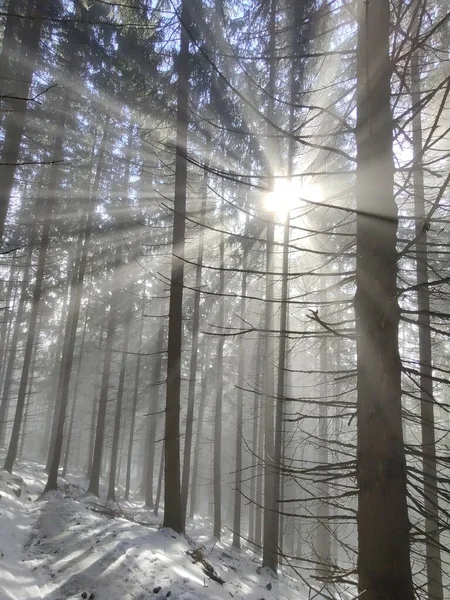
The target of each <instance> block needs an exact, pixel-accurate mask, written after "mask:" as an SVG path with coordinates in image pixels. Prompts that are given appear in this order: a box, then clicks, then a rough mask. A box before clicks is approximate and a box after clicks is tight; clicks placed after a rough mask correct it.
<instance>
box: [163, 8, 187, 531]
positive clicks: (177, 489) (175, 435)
mask: <svg viewBox="0 0 450 600" xmlns="http://www.w3.org/2000/svg"><path fill="white" fill-rule="evenodd" d="M188 17H189V10H188V0H183V3H182V9H181V40H180V51H179V53H178V57H177V74H178V89H177V95H178V99H177V141H176V158H175V201H174V214H173V241H172V273H171V278H170V305H169V335H168V348H167V351H168V354H167V388H166V420H165V429H164V440H165V443H164V452H165V465H164V527H171V528H172V529H173V530H174V531H176V532H177V533H183V530H184V529H183V509H182V502H181V484H180V383H181V358H182V335H183V281H184V261H183V259H184V243H185V239H184V238H185V214H186V183H187V161H186V153H187V135H188V94H189V33H188V30H187V27H188V26H189V21H188Z"/></svg>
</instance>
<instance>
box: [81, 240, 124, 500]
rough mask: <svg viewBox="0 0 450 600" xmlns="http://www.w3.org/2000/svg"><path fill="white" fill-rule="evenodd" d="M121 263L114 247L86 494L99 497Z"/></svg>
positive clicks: (118, 246)
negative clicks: (93, 439) (92, 446)
mask: <svg viewBox="0 0 450 600" xmlns="http://www.w3.org/2000/svg"><path fill="white" fill-rule="evenodd" d="M121 262H122V247H121V245H120V244H117V245H116V251H115V254H114V266H113V278H112V282H111V300H110V306H109V315H108V324H107V328H106V342H105V350H104V352H105V355H104V359H103V371H102V383H101V388H100V398H99V403H98V413H97V427H96V430H95V441H94V450H93V457H92V467H91V477H90V481H89V487H88V489H87V493H88V494H94V496H98V495H99V488H100V471H101V466H102V453H103V443H104V438H105V422H106V407H107V403H108V386H109V379H110V373H111V354H112V351H113V340H114V334H115V331H116V318H117V290H118V287H119V281H118V279H119V267H120V264H121Z"/></svg>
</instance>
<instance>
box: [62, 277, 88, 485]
mask: <svg viewBox="0 0 450 600" xmlns="http://www.w3.org/2000/svg"><path fill="white" fill-rule="evenodd" d="M91 283H92V282H91ZM89 299H90V294H89V296H88V304H87V308H86V314H85V316H84V326H83V334H82V336H81V343H80V355H79V357H78V365H77V374H76V377H75V385H74V389H73V396H72V398H73V399H72V411H71V413H70V421H69V430H68V432H67V443H66V450H65V453H64V463H63V470H62V476H63V477H65V476H66V474H67V467H68V465H69V458H70V444H71V441H72V435H73V425H74V422H75V413H76V408H77V398H78V384H79V382H80V374H81V365H82V364H83V353H84V344H85V340H86V332H87V324H88V313H89ZM78 445H79V444H78Z"/></svg>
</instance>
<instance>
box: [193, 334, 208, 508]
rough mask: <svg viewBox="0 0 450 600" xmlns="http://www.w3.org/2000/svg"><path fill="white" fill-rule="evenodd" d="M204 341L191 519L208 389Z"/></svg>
mask: <svg viewBox="0 0 450 600" xmlns="http://www.w3.org/2000/svg"><path fill="white" fill-rule="evenodd" d="M206 356H207V353H206V342H205V344H204V345H203V352H202V363H201V365H202V375H201V382H202V385H201V391H200V402H199V406H198V418H197V429H196V432H195V446H194V462H193V465H192V482H191V505H190V510H189V516H190V517H191V519H193V518H194V516H195V514H196V512H197V490H198V484H197V480H198V466H199V461H200V443H201V440H202V433H203V423H204V420H205V406H206V398H207V395H206V392H207V391H208V377H207V374H206V373H207V372H206V367H205V359H206Z"/></svg>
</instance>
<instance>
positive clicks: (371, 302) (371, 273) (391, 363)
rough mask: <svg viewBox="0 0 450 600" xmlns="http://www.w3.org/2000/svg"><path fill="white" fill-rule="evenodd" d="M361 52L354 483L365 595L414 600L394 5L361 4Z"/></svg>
mask: <svg viewBox="0 0 450 600" xmlns="http://www.w3.org/2000/svg"><path fill="white" fill-rule="evenodd" d="M358 10H359V14H358V18H359V31H358V50H357V108H358V115H357V131H356V141H357V175H356V197H357V208H358V211H359V212H358V214H357V260H356V285H357V291H356V296H355V313H356V327H357V383H358V392H357V422H358V435H357V438H358V439H357V482H358V489H359V496H358V513H357V525H358V576H359V591H360V593H361V594H363V595H364V598H365V600H398V599H400V598H401V600H412V599H413V597H414V593H413V585H412V576H411V567H410V555H409V527H410V526H409V521H408V511H407V503H406V497H407V491H406V461H405V451H404V443H403V432H402V415H401V408H402V405H401V400H402V393H401V363H400V356H399V350H398V326H399V318H400V312H399V306H398V301H397V251H396V241H397V207H396V204H395V200H394V195H393V183H394V163H393V153H392V128H393V124H392V114H391V108H390V76H391V63H390V58H389V3H388V2H385V0H371V1H370V2H365V1H363V0H360V2H359V7H358Z"/></svg>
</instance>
